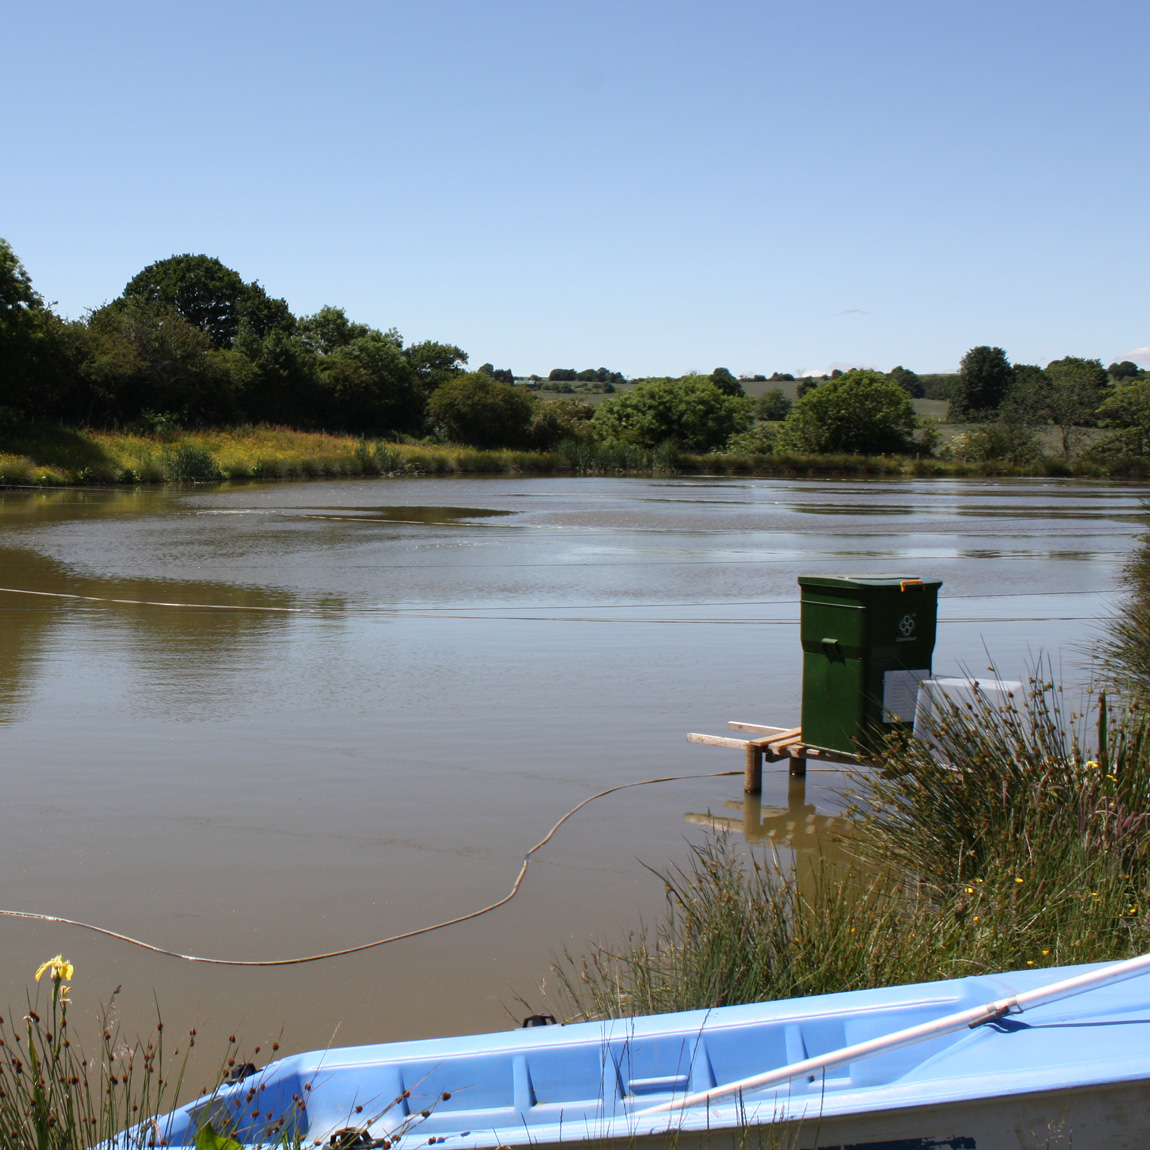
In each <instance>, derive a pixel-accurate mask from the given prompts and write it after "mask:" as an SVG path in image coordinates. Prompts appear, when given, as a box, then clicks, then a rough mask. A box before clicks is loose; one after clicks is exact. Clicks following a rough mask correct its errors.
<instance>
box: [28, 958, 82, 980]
mask: <svg viewBox="0 0 1150 1150" xmlns="http://www.w3.org/2000/svg"><path fill="white" fill-rule="evenodd" d="M74 969H75V968H74V967H73V966H72V964H71V963H70V962H68V960H67V959H65V958H64V956H63V955H62V954H58V955H56V957H55V958H50V959H48V961H47V962H45V963H42V964H41V966H40V969H39V970H37V971H36V981H37V982H39V981H40V976H41V975H42V974H43V973H44V972H45V971H47V972H48V977H49V978H51V979H52V980H53V981H54V982H64V981H66V980H67V979H69V978H71V977H72V971H73V970H74Z"/></svg>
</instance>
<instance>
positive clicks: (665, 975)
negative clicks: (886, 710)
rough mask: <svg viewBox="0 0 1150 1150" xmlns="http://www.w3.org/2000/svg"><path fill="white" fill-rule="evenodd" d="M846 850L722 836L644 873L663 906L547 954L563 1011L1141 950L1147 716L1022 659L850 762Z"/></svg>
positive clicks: (853, 984)
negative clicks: (656, 886) (1088, 705)
mask: <svg viewBox="0 0 1150 1150" xmlns="http://www.w3.org/2000/svg"><path fill="white" fill-rule="evenodd" d="M853 782H854V788H855V790H854V795H853V804H852V807H851V811H850V813H851V814H852V815H853V820H852V822H853V829H852V830H851V832H850V837H849V840H848V841H847V842H846V844H845V845H846V847H847V852H846V854H847V859H848V861H847V862H846V863H838V864H831V863H822V864H811V865H809V866H800V867H799V868H798V869H795V868H793V867H792V866H791V865H790V864H789V863H787V862H786V861H784V860H783V859H781V858H780V857H778V856H777V855H772V854H767V853H762V852H756V851H753V850H742V849H739V848H737V847H736V846H735V844H734V843H733V842H732V841H731V839H730V838H729V837H727V836H724V835H718V836H712V837H710V838H708V839H707V840H705V841H704V843H703V844H702V845H699V846H696V847H694V848H693V849H692V852H691V855H690V856H689V858H688V860H687V862H686V863H685V864H683V865H682V866H677V867H671V868H669V869H666V870H663V871H660V872H658V873H659V876H660V878H662V880H663V882H664V883H665V889H666V893H667V906H666V911H665V913H664V915H663V917H662V919H661V920H660V921H659V922H658V923H656V924H654V926H653V927H652V928H650V929H640V930H638V931H636V932H634V933H632V934H631V935H630V936H628V937H627V938H626V939H624V940H623V941H622V942H621V943H609V942H602V941H601V942H596V943H593V944H592V946H591V949H590V950H589V951H588V952H587V953H586V954H584V955H582V956H580V957H578V958H575V957H572V956H571V955H570V954H569V953H565V954H564V955H563V956H562V957H561V958H560V959H559V960H558V961H557V962H556V963H555V965H554V970H555V973H556V974H557V976H558V980H559V994H560V998H561V1000H562V1001H561V1008H562V1009H563V1010H564V1011H565V1012H566V1013H567V1014H568V1015H569V1016H571V1017H578V1018H595V1017H619V1016H627V1015H632V1014H640V1013H651V1012H660V1011H669V1010H685V1009H695V1008H704V1007H714V1006H722V1005H728V1004H731V1003H736V1002H754V1001H764V1000H767V999H775V998H788V997H794V996H800V995H808V994H821V993H829V992H833V991H843V990H861V989H867V988H870V987H875V986H890V985H897V984H900V983H906V982H920V981H930V980H932V979H938V978H947V977H959V976H963V975H969V974H978V973H985V972H991V971H998V970H1012V969H1020V968H1025V967H1043V966H1056V965H1061V964H1070V963H1080V962H1093V961H1103V960H1111V959H1113V960H1117V959H1121V958H1125V957H1129V956H1131V955H1133V954H1138V953H1142V952H1145V951H1146V950H1147V949H1150V834H1148V833H1147V832H1148V831H1150V722H1148V720H1147V713H1146V710H1145V708H1144V706H1143V705H1142V704H1140V703H1139V702H1138V701H1137V700H1134V699H1128V698H1127V699H1123V700H1122V701H1121V702H1120V703H1119V704H1118V706H1117V708H1115V706H1114V704H1113V703H1112V702H1111V701H1110V700H1108V699H1107V698H1106V697H1105V696H1103V697H1102V698H1101V699H1100V700H1099V701H1098V702H1097V703H1096V704H1095V707H1094V709H1093V710H1092V711H1091V713H1090V714H1089V715H1088V716H1087V715H1083V714H1073V713H1069V712H1068V710H1067V708H1066V706H1065V704H1064V699H1063V693H1062V691H1061V690H1060V688H1059V687H1058V686H1057V685H1056V684H1055V683H1054V682H1053V681H1052V680H1051V679H1050V678H1049V677H1046V678H1044V677H1042V676H1035V677H1033V678H1032V679H1031V681H1030V682H1029V683H1028V684H1027V687H1026V689H1025V690H1024V691H1023V692H1022V697H1020V698H1018V699H1013V700H1010V701H1009V702H1008V704H1007V705H1006V706H1003V707H994V706H991V705H990V704H989V703H987V702H985V700H982V701H981V702H979V701H976V702H975V703H974V704H971V705H970V706H969V707H968V706H964V705H954V706H949V707H946V708H944V709H943V710H942V712H941V714H940V715H939V716H938V718H937V720H936V722H935V725H934V739H933V742H932V743H931V744H928V743H925V742H919V741H916V740H903V741H899V742H891V743H890V744H889V745H888V746H887V747H886V749H885V751H884V753H883V755H882V756H881V759H880V761H879V766H878V769H877V770H875V769H872V770H868V771H866V772H859V773H858V774H857V775H856V776H855V778H854V780H853Z"/></svg>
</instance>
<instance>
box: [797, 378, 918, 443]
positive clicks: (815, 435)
mask: <svg viewBox="0 0 1150 1150" xmlns="http://www.w3.org/2000/svg"><path fill="white" fill-rule="evenodd" d="M917 426H918V423H917V420H916V419H915V414H914V405H913V404H912V403H911V400H910V396H909V395H907V393H906V392H905V391H904V390H903V389H902V387H900V386H899V385H898V384H897V383H894V382H893V381H891V380H889V379H887V377H886V376H885V375H883V374H882V373H881V372H877V371H864V370H856V371H848V372H844V373H843V374H842V375H841V376H839V377H838V378H837V379H829V380H827V381H825V382H824V383H822V384H820V385H819V386H818V387H816V388H815V389H814V390H813V391H808V392H807V393H806V394H805V395H803V396H802V397H801V398H800V399H799V400H798V401H797V402H796V403H795V406H794V408H793V409H792V411H791V413H790V415H788V416H787V418H786V421H785V422H784V423H783V426H782V428H781V429H780V432H779V437H778V450H779V451H794V452H799V453H802V454H808V455H825V454H832V453H838V452H859V453H863V454H869V455H873V454H879V453H883V452H902V451H907V450H909V449H910V448H911V445H912V441H911V436H912V435H913V433H914V430H915V428H916V427H917Z"/></svg>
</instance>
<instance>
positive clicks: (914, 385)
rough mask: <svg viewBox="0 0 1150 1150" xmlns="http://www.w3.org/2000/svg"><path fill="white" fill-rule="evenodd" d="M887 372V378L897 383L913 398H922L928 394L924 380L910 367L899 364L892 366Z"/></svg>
mask: <svg viewBox="0 0 1150 1150" xmlns="http://www.w3.org/2000/svg"><path fill="white" fill-rule="evenodd" d="M886 374H887V379H890V380H893V381H894V382H895V383H897V384H898V385H899V387H901V388H902V389H903V391H905V392H906V393H907V395H909V396H911V398H912V399H921V398H922V397H923V396H924V395H925V394H926V388H925V387H924V386H923V382H922V380H921V379H919V377H918V376H917V375H915V373H914V372H913V371H911V370H910V369H909V368H905V367H903V366H902V364H899V366H898V367H892V368H891V369H890V371H888V372H887V373H886Z"/></svg>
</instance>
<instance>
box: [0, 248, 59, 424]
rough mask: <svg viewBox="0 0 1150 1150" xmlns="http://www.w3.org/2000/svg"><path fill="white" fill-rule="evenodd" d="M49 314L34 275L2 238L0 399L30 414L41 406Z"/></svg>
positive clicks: (0, 270) (0, 269) (0, 266)
mask: <svg viewBox="0 0 1150 1150" xmlns="http://www.w3.org/2000/svg"><path fill="white" fill-rule="evenodd" d="M48 315H49V313H48V311H47V309H46V308H45V307H44V301H43V300H42V299H41V298H40V295H39V293H38V292H37V291H36V290H35V289H34V288H33V287H32V277H31V276H29V274H28V272H27V270H26V269H25V267H24V265H23V264H22V263H21V262H20V260H19V259H18V258H17V256H16V253H15V252H14V251H13V250H12V248H11V246H10V245H9V244H8V241H7V240H4V239H0V402H2V403H4V404H5V405H6V406H10V407H13V408H16V409H19V410H21V411H25V412H28V413H29V414H31V413H32V412H34V411H35V410H36V409H37V407H38V406H39V404H38V403H37V395H36V393H37V390H38V388H39V386H40V378H39V377H40V376H41V375H42V367H43V358H44V342H45V336H46V334H47V331H46V328H47V317H48Z"/></svg>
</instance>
